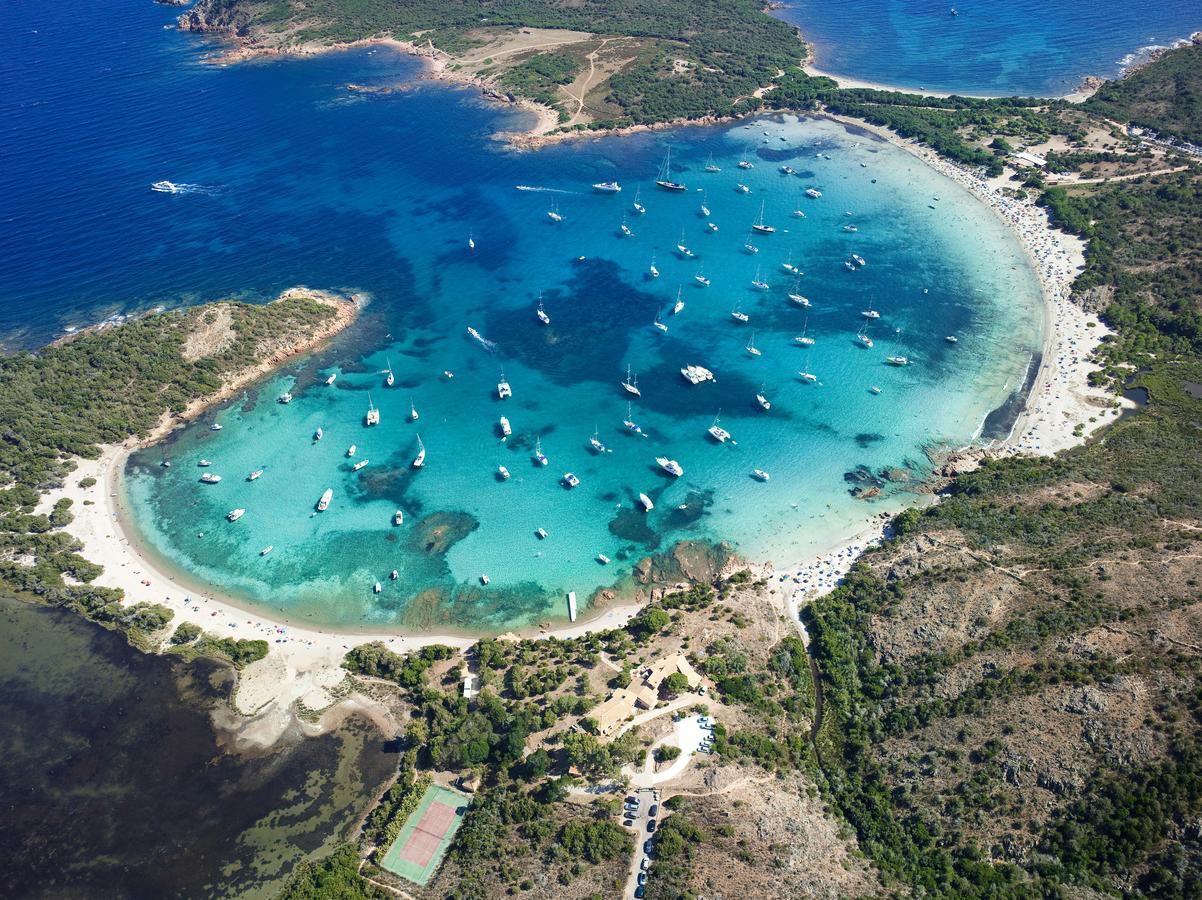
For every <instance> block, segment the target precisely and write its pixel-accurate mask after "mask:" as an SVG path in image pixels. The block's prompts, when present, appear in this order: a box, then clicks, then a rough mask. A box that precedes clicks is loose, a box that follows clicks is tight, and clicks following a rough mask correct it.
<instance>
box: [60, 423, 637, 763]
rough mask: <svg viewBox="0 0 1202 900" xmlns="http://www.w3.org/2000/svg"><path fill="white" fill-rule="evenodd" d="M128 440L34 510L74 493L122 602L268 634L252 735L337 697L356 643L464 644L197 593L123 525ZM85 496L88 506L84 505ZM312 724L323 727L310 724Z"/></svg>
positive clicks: (242, 700)
mask: <svg viewBox="0 0 1202 900" xmlns="http://www.w3.org/2000/svg"><path fill="white" fill-rule="evenodd" d="M133 449H134V447H133V446H132V445H128V446H127V445H110V446H107V447H105V448H103V452H102V454H101V456H100V457H99V458H98V459H94V460H87V459H85V460H79V461H78V462H79V466H78V468H77V469H76V471H75V472H73V473H72V474H71V475H70V476H69V477H68V479H67V483H66V484H65V485H64V487H62V488H59V489H57V490H53V491H51V492H50V493H48V494H47V495H46V496H45V497H44V498H43V500H42V504H41V507H40V508H44V509H46V510H48V509H50V508H51V507H52V506H53V505H54V503H55V502H57V501H58V500H59V499H60V498H63V497H66V498H69V499H71V500H72V501H73V505H72V511H73V512H74V514H75V520H74V521H73V522H72V523H71V524H70V525H69V526H68V527H67V531H68V532H69V533H70V534H71V535H73V536H74V537H76V538H78V539H79V540H80V541H81V542H82V543H83V549H82V551H81V552H82V555H83V556H84V557H85V558H87V559H89V560H91V561H93V562H96V563H99V564H100V565H102V566H104V573H103V574H102V575H101V576H100V577H99V578H97V579H96V582H95V583H96V584H99V585H103V586H105V587H114V588H120V589H122V590H123V591H124V592H125V598H126V601H127V602H130V603H136V602H141V601H146V602H149V603H161V604H162V605H163V606H166V607H167V608H168V609H170V610H172V612H174V614H175V616H174V618H173V620H172V629H174V628H175V627H176V626H178V625H179V624H180V623H181V622H192V623H194V624H196V625H199V626H200V627H202V628H203V629H204V630H205V631H207V632H209V633H211V634H214V635H217V636H218V637H234V638H245V639H262V640H266V641H267V642H268V643H269V644H270V645H271V649H270V652H269V653H268V656H267V658H266V659H264V660H261V661H260V662H256V663H254V664H252V665H250V666H248V667H247V668H246V669H245V670H244V671H243V672H242V673H241V676H240V679H239V684H238V689H237V691H236V693H235V695H234V707H235V709H236V710H237V711H238V712H239V713H242V714H243V715H247V716H255V717H256V718H259V719H260V720H261V721H260V722H259V725H260V727H259V728H257V729H256V738H255V740H256V742H258V743H262V744H270V743H272V742H273V741H274V740H275V738H276V737H278V736H279V735H280V734H282V733H283V732H284V731H285V729H287V728H288V727H289V726H290V725H291V724H292V723H293V720H294V716H293V715H292V712H293V707H294V705H295V704H296V703H297V702H298V701H299V702H300V703H301V704H302V705H303V706H304V707H305V708H307V709H308V710H324V709H326V708H328V707H330V706H331V704H333V703H334V702H335V700H336V693H337V692H335V691H334V689H335V688H337V687H338V686H339V685H341V684H342V682H343V681H344V679H345V677H346V673H345V671H344V670H343V669H342V667H341V666H342V660H343V657H344V656H345V655H346V652H347V651H348V650H349V649H351V648H352V647H354V646H357V645H359V644H365V643H368V642H371V641H381V642H383V643H384V644H386V645H387V646H388V647H389V648H390V649H392V650H394V651H396V652H398V653H404V652H406V651H412V650H415V649H418V648H420V647H423V646H426V645H428V644H447V645H449V646H452V647H459V648H464V647H468V646H470V645H471V644H472V643H474V642H475V640H476V639H475V638H469V637H465V636H463V635H454V634H433V633H431V634H421V635H412V634H401V633H399V632H400V629H398V630H397V631H394V632H385V633H378V634H374V633H367V632H360V631H355V632H340V631H337V630H334V629H328V630H322V629H316V628H306V627H302V626H297V625H292V624H285V623H282V622H280V621H278V620H275V619H272V618H271V617H270V616H267V615H262V614H259V613H255V612H251V611H248V610H246V609H243V608H241V607H240V606H238V605H236V604H235V603H234V602H232V601H231V600H229V599H228V598H224V597H222V596H221V595H220V594H218V593H216V592H213V591H200V590H195V589H191V588H188V587H185V586H183V585H181V584H180V583H179V582H178V581H177V580H176V578H175V577H174V576H173V575H171V574H170V573H169V572H167V571H164V570H163V569H162V568H161V567H156V565H155V563H154V561H153V560H151V559H149V558H148V557H147V556H145V555H144V554H142V553H140V552H139V550H138V548H137V547H136V545H135V544H134V543H133V542H131V540H130V539H129V537H128V535H127V534H126V532H125V528H124V527H123V524H122V520H123V516H124V515H125V513H124V511H123V510H122V508H121V497H122V491H121V488H120V485H119V479H120V477H121V473H122V472H123V470H124V468H125V462H126V459H127V458H128V456H129V454H130V452H131V451H132V450H133ZM86 478H94V479H96V484H95V485H93V486H92V487H88V488H84V487H80V482H81V481H82V480H84V479H86ZM89 504H90V505H89ZM638 609H639V606H638V605H637V604H630V605H625V606H615V607H612V608H609V609H606V610H604V611H602V612H601V613H600V614H599V615H598V616H596V617H594V618H592V619H589V620H587V621H583V620H582V621H580V622H576V623H574V624H572V625H570V626H566V627H564V628H560V629H555V630H547V631H538V632H534V631H531V632H530V633H528V634H524V635H523V636H526V637H548V636H555V637H560V638H570V637H578V636H580V635H583V634H587V633H588V632H589V631H593V630H599V629H606V628H617V627H621V626H623V625H625V624H626V623H627V622H628V621H629V620H630V618H631V617H632V616H633V615H634V614H635V613H636V612H637V611H638ZM310 730H315V731H321V730H324V729H323V728H322V726H320V725H319V726H316V727H315V728H312V729H310Z"/></svg>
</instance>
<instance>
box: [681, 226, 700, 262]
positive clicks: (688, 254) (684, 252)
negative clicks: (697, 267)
mask: <svg viewBox="0 0 1202 900" xmlns="http://www.w3.org/2000/svg"><path fill="white" fill-rule="evenodd" d="M676 250H677V251H678V252H679V253H680V255H681V256H683V257H684V258H685V259H692V258H693V257H694V256H695V255H696V254H695V253H693V251H692V250H690V249H689V248H688V246H686V245H685V242H684V229H683V228H682V229H680V241H679V243H677V245H676Z"/></svg>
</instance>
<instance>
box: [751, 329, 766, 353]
mask: <svg viewBox="0 0 1202 900" xmlns="http://www.w3.org/2000/svg"><path fill="white" fill-rule="evenodd" d="M747 352H748V353H750V354H751V355H752V356H762V355H763V354H762V353H760V348H759V347H757V346H756V345H755V332H754V331H753V332H751V337H750V338H748V339H747Z"/></svg>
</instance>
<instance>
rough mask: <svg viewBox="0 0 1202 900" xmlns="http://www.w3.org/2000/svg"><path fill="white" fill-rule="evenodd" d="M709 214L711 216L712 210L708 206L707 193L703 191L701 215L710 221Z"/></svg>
mask: <svg viewBox="0 0 1202 900" xmlns="http://www.w3.org/2000/svg"><path fill="white" fill-rule="evenodd" d="M709 214H710V208H709V206H707V205H706V192H705V191H702V192H701V215H703V216H705V217H706V218H707V219H708V218H709Z"/></svg>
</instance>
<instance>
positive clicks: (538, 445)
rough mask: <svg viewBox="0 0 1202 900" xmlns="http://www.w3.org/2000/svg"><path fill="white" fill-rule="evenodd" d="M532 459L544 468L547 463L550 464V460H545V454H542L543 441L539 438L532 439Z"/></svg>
mask: <svg viewBox="0 0 1202 900" xmlns="http://www.w3.org/2000/svg"><path fill="white" fill-rule="evenodd" d="M533 459H534V461H535V462H536V463H538V464H539V465H540V466H545V465H546V464H547V463H548V462H550V460H548V459H547V457H546V454H544V453H543V439H542V438H541V437H536V438H535V439H534V457H533Z"/></svg>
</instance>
